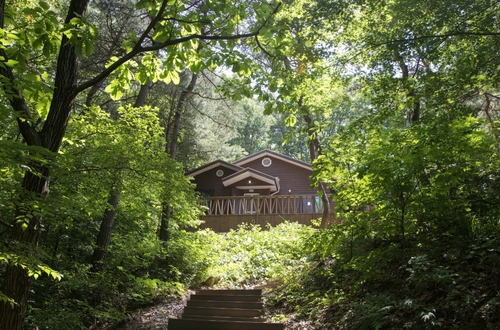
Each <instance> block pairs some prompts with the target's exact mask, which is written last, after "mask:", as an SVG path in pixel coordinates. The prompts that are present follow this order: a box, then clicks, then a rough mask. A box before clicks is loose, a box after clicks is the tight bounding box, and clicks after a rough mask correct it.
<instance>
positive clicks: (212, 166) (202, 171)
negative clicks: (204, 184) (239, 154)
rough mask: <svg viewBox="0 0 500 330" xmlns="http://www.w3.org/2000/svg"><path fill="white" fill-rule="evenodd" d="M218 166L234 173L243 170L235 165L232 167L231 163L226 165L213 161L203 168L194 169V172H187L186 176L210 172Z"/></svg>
mask: <svg viewBox="0 0 500 330" xmlns="http://www.w3.org/2000/svg"><path fill="white" fill-rule="evenodd" d="M219 166H222V167H225V168H228V169H230V170H233V171H236V172H238V171H241V170H242V169H243V168H242V167H239V166H237V165H233V164H231V163H228V162H225V161H223V160H220V159H219V160H216V161H213V162H211V163H208V164H205V165H203V166H200V167H198V168H195V169H194V170H192V171H189V172H187V173H186V175H188V176H197V175H198V174H201V173H204V172H206V171H210V170H211V169H214V168H217V167H219Z"/></svg>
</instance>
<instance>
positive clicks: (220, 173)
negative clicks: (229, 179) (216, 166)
mask: <svg viewBox="0 0 500 330" xmlns="http://www.w3.org/2000/svg"><path fill="white" fill-rule="evenodd" d="M215 175H217V176H218V177H219V178H220V177H221V176H223V175H224V171H223V170H217V172H215Z"/></svg>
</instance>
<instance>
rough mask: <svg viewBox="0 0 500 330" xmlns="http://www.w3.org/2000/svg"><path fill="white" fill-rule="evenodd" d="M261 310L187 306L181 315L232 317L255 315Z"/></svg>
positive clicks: (258, 314)
mask: <svg viewBox="0 0 500 330" xmlns="http://www.w3.org/2000/svg"><path fill="white" fill-rule="evenodd" d="M261 314H262V312H261V311H260V310H258V309H243V308H217V307H189V306H186V307H185V308H184V312H183V313H182V315H213V316H234V317H257V316H260V315H261Z"/></svg>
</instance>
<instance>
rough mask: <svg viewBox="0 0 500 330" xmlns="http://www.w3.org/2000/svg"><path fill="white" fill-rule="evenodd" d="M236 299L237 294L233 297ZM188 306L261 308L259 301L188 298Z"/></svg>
mask: <svg viewBox="0 0 500 330" xmlns="http://www.w3.org/2000/svg"><path fill="white" fill-rule="evenodd" d="M235 298H236V299H237V298H238V296H236V297H235ZM187 305H188V306H189V307H217V308H243V309H257V310H261V309H262V302H260V301H234V300H233V301H220V300H208V299H207V300H189V301H188V302H187Z"/></svg>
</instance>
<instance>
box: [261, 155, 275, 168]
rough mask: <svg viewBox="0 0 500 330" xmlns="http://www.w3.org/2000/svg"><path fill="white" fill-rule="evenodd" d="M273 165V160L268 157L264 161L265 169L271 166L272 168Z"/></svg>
mask: <svg viewBox="0 0 500 330" xmlns="http://www.w3.org/2000/svg"><path fill="white" fill-rule="evenodd" d="M272 163H273V161H272V160H271V158H267V157H266V158H264V159H263V160H262V166H264V167H269V166H271V164H272Z"/></svg>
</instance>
